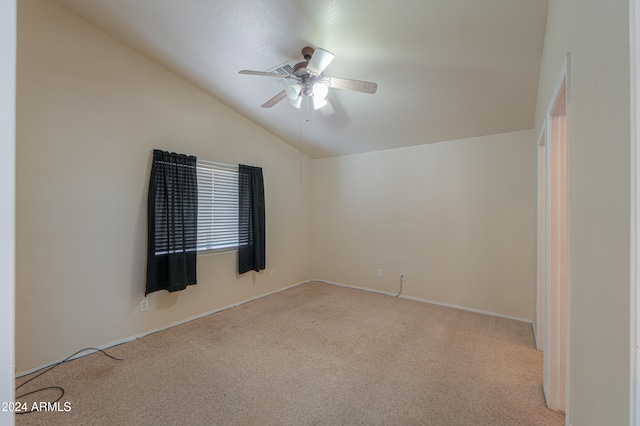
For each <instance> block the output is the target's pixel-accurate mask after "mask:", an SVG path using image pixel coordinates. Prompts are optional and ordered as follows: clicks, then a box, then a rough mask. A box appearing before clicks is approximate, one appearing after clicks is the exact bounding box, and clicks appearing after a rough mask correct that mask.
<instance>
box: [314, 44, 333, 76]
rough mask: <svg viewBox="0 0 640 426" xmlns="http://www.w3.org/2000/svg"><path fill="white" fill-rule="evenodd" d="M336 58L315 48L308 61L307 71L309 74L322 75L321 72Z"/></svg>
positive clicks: (325, 51)
mask: <svg viewBox="0 0 640 426" xmlns="http://www.w3.org/2000/svg"><path fill="white" fill-rule="evenodd" d="M335 57H336V56H335V55H334V54H333V53H331V52H329V51H327V50H324V49H320V48H317V49H315V50H314V52H313V55H312V56H311V59H309V63H308V64H307V70H308V71H311V72H315V73H316V74H322V71H324V70H325V68H327V67H328V66H329V64H330V63H331V61H333V58H335Z"/></svg>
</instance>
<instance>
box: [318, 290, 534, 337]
mask: <svg viewBox="0 0 640 426" xmlns="http://www.w3.org/2000/svg"><path fill="white" fill-rule="evenodd" d="M311 281H317V282H321V283H325V284H331V285H337V286H339V287H346V288H353V289H356V290H363V291H368V292H371V293H379V294H385V295H387V296H393V297H395V296H396V293H390V292H387V291H381V290H375V289H371V288H366V287H358V286H354V285H348V284H341V283H336V282H332V281H326V280H318V279H315V280H311ZM399 298H402V299H408V300H414V301H416V302H422V303H430V304H432V305H438V306H445V307H447V308H454V309H460V310H462V311H469V312H475V313H477V314H484V315H490V316H493V317H500V318H507V319H510V320H514V321H521V322H526V323H529V324H531V325H532V326H533V320H532V319H529V318H520V317H516V316H513V315H507V314H501V313H498V312H491V311H485V310H482V309H475V308H469V307H466V306H460V305H454V304H451V303H444V302H436V301H434V300H428V299H423V298H420V297H414V296H406V295H403V294H401V295H400V296H399ZM534 328H535V327H534Z"/></svg>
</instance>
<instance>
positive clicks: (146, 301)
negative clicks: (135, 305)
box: [140, 299, 149, 312]
mask: <svg viewBox="0 0 640 426" xmlns="http://www.w3.org/2000/svg"><path fill="white" fill-rule="evenodd" d="M147 309H149V299H142V301H141V302H140V312H144V311H146V310H147Z"/></svg>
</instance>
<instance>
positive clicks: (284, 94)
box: [262, 90, 287, 108]
mask: <svg viewBox="0 0 640 426" xmlns="http://www.w3.org/2000/svg"><path fill="white" fill-rule="evenodd" d="M286 97H287V92H286V91H285V90H283V91H282V92H280V93H278V94H277V95H275V96H274V97H273V98H271V99H269V100H268V101H267V102H265V103H263V104H262V108H271V107H272V106H274V105H275V104H277V103H278V102H280V101H281V100H283V99H284V98H286Z"/></svg>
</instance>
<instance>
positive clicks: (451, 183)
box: [313, 130, 537, 319]
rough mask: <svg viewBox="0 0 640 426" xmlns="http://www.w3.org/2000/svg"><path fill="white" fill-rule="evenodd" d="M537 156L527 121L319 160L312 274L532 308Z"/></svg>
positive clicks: (525, 313)
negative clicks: (512, 128)
mask: <svg viewBox="0 0 640 426" xmlns="http://www.w3.org/2000/svg"><path fill="white" fill-rule="evenodd" d="M536 156H537V151H536V142H535V134H534V133H533V131H531V130H528V131H522V132H515V133H506V134H500V135H493V136H487V137H479V138H472V139H465V140H457V141H451V142H444V143H438V144H430V145H422V146H416V147H410V148H402V149H395V150H388V151H378V152H371V153H367V154H359V155H352V156H344V157H336V158H327V159H322V160H316V161H315V162H314V183H315V184H314V188H313V193H314V198H313V202H314V209H313V210H314V229H313V231H314V232H313V240H314V252H313V253H314V254H313V259H314V263H313V276H314V278H316V279H322V280H327V281H331V282H337V283H341V284H346V285H352V286H357V287H365V288H370V289H374V290H378V291H385V292H390V293H395V292H397V291H398V290H399V283H400V273H401V272H405V273H406V281H405V282H404V286H403V294H404V295H407V296H412V297H417V298H421V299H427V300H432V301H437V302H444V303H449V304H454V305H461V306H464V307H467V308H474V309H480V310H486V311H491V312H495V313H499V314H505V315H512V316H516V317H520V318H526V319H533V318H534V315H535V227H536V207H535V206H536V204H535V203H536V179H537V178H536V167H537V166H536V161H537V160H536ZM378 268H380V269H382V270H383V277H382V278H377V276H376V270H377V269H378Z"/></svg>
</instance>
